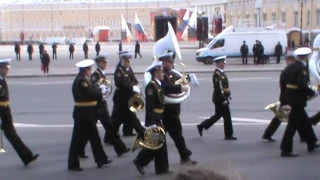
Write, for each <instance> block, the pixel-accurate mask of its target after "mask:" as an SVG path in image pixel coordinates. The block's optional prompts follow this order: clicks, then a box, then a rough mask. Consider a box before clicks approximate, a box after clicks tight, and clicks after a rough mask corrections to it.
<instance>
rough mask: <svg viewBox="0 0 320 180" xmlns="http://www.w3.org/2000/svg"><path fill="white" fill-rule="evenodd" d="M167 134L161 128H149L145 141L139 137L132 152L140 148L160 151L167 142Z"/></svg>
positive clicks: (145, 134) (145, 133)
mask: <svg viewBox="0 0 320 180" xmlns="http://www.w3.org/2000/svg"><path fill="white" fill-rule="evenodd" d="M165 136H166V133H165V131H164V129H163V128H162V127H160V126H155V127H151V128H147V129H146V131H145V132H144V139H143V140H142V139H140V138H139V137H138V136H137V138H136V140H135V141H134V143H133V146H132V152H133V151H134V150H136V149H138V148H144V149H148V150H157V149H160V148H161V147H162V146H163V144H164V142H165Z"/></svg>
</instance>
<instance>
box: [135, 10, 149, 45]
mask: <svg viewBox="0 0 320 180" xmlns="http://www.w3.org/2000/svg"><path fill="white" fill-rule="evenodd" d="M134 24H135V25H134V26H135V29H136V39H137V40H138V41H148V39H147V34H146V32H145V31H144V28H143V26H142V24H141V22H140V19H139V17H138V15H137V13H135V17H134Z"/></svg>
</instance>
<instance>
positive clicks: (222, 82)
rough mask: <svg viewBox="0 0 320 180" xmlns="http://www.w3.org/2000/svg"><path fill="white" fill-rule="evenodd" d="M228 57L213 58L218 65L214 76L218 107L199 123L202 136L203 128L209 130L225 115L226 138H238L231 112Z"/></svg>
mask: <svg viewBox="0 0 320 180" xmlns="http://www.w3.org/2000/svg"><path fill="white" fill-rule="evenodd" d="M226 58H227V56H220V57H217V58H215V59H214V60H213V61H214V62H215V64H216V66H217V67H216V70H215V71H214V73H213V78H212V80H213V88H214V91H213V95H212V102H213V103H214V105H215V109H216V110H215V115H214V116H211V117H210V118H209V119H206V120H205V121H203V122H202V123H201V124H199V125H197V128H198V131H199V134H200V136H202V132H203V129H205V130H208V129H209V128H210V127H211V126H212V125H213V124H214V123H216V122H217V121H218V120H219V119H220V118H221V117H223V120H224V134H225V139H226V140H237V137H234V136H233V128H232V121H231V113H230V108H229V103H230V102H229V100H231V93H230V89H229V82H228V78H227V75H226V74H225V73H224V67H225V60H226Z"/></svg>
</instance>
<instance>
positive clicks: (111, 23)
mask: <svg viewBox="0 0 320 180" xmlns="http://www.w3.org/2000/svg"><path fill="white" fill-rule="evenodd" d="M109 21H110V24H109V26H110V27H113V19H110V20H109Z"/></svg>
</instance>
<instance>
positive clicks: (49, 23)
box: [47, 19, 52, 28]
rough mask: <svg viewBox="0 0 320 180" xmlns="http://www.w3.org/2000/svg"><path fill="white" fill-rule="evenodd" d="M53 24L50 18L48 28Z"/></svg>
mask: <svg viewBox="0 0 320 180" xmlns="http://www.w3.org/2000/svg"><path fill="white" fill-rule="evenodd" d="M51 26H52V23H51V20H50V19H49V20H48V26H47V27H48V28H51Z"/></svg>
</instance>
